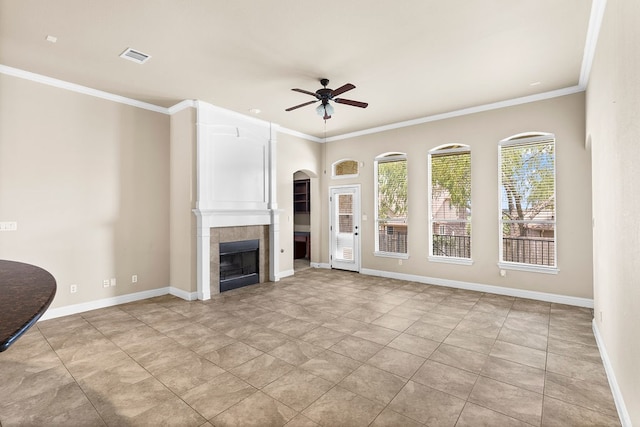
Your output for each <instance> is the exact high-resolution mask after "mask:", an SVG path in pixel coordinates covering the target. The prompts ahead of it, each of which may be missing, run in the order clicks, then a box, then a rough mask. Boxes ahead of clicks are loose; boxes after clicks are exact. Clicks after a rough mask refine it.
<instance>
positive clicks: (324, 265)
mask: <svg viewBox="0 0 640 427" xmlns="http://www.w3.org/2000/svg"><path fill="white" fill-rule="evenodd" d="M309 265H311V267H313V268H327V269H330V268H331V264H329V263H323V262H312V263H310V264H309Z"/></svg>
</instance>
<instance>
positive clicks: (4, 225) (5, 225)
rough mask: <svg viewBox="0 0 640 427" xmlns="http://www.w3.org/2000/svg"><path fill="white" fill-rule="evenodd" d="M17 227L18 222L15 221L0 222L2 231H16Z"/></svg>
mask: <svg viewBox="0 0 640 427" xmlns="http://www.w3.org/2000/svg"><path fill="white" fill-rule="evenodd" d="M17 229H18V223H17V222H15V221H3V222H0V231H16V230H17Z"/></svg>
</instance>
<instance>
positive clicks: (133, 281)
mask: <svg viewBox="0 0 640 427" xmlns="http://www.w3.org/2000/svg"><path fill="white" fill-rule="evenodd" d="M131 283H138V275H137V274H134V275H133V276H131Z"/></svg>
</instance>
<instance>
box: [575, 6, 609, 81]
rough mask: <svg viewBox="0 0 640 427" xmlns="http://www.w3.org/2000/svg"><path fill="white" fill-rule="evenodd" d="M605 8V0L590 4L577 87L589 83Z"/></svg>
mask: <svg viewBox="0 0 640 427" xmlns="http://www.w3.org/2000/svg"><path fill="white" fill-rule="evenodd" d="M606 6H607V0H593V3H592V4H591V15H590V16H589V27H588V28H587V39H586V40H585V43H584V53H583V55H582V66H581V67H580V80H579V81H578V85H579V86H582V87H584V88H586V87H587V84H588V83H589V75H590V74H591V66H592V65H593V59H594V57H595V54H596V45H597V44H598V36H599V35H600V29H601V28H602V19H603V18H604V11H605V9H606Z"/></svg>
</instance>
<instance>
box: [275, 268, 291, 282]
mask: <svg viewBox="0 0 640 427" xmlns="http://www.w3.org/2000/svg"><path fill="white" fill-rule="evenodd" d="M294 274H295V271H293V270H286V271H281V272H280V273H278V274H277V275H276V279H277V280H280V279H284V278H285V277H289V276H293V275H294Z"/></svg>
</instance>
